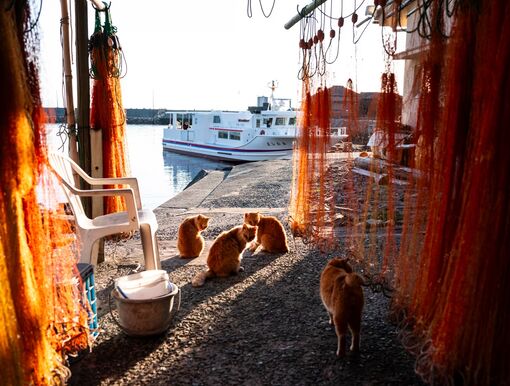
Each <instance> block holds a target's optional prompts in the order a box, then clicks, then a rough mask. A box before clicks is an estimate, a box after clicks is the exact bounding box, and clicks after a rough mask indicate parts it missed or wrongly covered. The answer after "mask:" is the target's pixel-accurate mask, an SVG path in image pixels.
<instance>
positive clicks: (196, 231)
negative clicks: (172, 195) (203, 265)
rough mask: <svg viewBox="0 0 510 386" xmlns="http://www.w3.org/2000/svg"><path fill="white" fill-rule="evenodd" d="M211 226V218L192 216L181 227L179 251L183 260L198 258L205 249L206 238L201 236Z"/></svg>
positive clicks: (178, 243)
mask: <svg viewBox="0 0 510 386" xmlns="http://www.w3.org/2000/svg"><path fill="white" fill-rule="evenodd" d="M208 225H209V217H206V216H202V215H201V214H199V215H198V216H192V217H188V218H186V219H184V221H183V222H182V223H181V225H180V226H179V232H178V236H177V249H178V250H179V254H180V255H181V257H182V258H192V257H198V256H199V255H200V253H201V252H202V250H203V249H204V244H205V243H204V238H203V237H202V235H201V234H200V232H202V231H203V230H204V229H206V228H207V226H208Z"/></svg>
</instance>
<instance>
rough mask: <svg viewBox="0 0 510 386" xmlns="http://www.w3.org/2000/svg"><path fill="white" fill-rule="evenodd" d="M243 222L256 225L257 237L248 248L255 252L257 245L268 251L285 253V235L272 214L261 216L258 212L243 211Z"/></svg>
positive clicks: (286, 249) (281, 226) (280, 224)
mask: <svg viewBox="0 0 510 386" xmlns="http://www.w3.org/2000/svg"><path fill="white" fill-rule="evenodd" d="M244 222H245V223H246V224H250V225H253V226H257V239H256V240H255V241H254V242H253V243H252V245H251V247H250V250H251V251H252V252H255V251H256V250H257V248H258V247H259V245H262V249H263V250H265V251H267V252H269V253H287V252H288V251H289V247H288V245H287V236H286V235H285V229H283V225H282V223H281V222H280V221H279V220H278V219H277V218H276V217H273V216H262V215H261V214H260V213H258V212H255V213H245V214H244Z"/></svg>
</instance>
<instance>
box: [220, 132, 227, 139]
mask: <svg viewBox="0 0 510 386" xmlns="http://www.w3.org/2000/svg"><path fill="white" fill-rule="evenodd" d="M218 138H221V139H228V131H218Z"/></svg>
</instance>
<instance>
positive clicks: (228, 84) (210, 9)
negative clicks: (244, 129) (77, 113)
mask: <svg viewBox="0 0 510 386" xmlns="http://www.w3.org/2000/svg"><path fill="white" fill-rule="evenodd" d="M331 2H333V3H331ZM249 3H251V8H252V17H251V18H249V17H248V15H247V5H248V4H249ZM261 3H262V5H263V6H264V11H265V12H266V14H267V13H268V12H269V10H270V9H271V6H272V4H273V0H261ZM307 3H308V1H301V2H299V1H296V0H275V3H274V4H275V5H274V9H273V12H272V14H271V16H270V17H269V18H266V17H264V15H263V14H262V10H261V6H260V3H259V1H258V0H252V1H249V0H215V1H210V0H151V1H146V2H143V1H134V0H112V1H111V15H112V21H113V25H114V26H116V27H117V36H118V38H119V40H120V43H121V46H122V49H123V52H124V55H125V58H126V62H127V73H126V75H125V77H124V78H123V79H122V80H121V87H122V99H123V104H124V107H125V108H160V109H224V110H245V109H246V108H247V107H248V106H251V105H255V104H256V102H257V97H258V96H269V95H270V93H271V90H270V89H269V84H270V83H271V81H273V80H275V81H277V84H278V88H277V89H276V91H275V97H279V98H291V99H292V104H293V106H297V105H298V101H299V100H300V93H301V81H300V80H299V79H298V70H299V68H300V56H299V46H298V43H299V38H300V36H299V34H300V26H299V23H298V24H296V25H295V26H294V27H292V28H291V29H289V30H286V29H285V28H284V27H283V26H284V24H285V23H286V22H288V21H289V20H290V19H291V18H292V17H293V16H294V15H296V13H297V9H298V8H297V7H299V8H300V9H301V8H302V7H304V6H305V5H306V4H307ZM353 3H355V2H350V1H346V2H345V5H344V14H347V13H350V12H351V11H352V4H353ZM73 4H74V1H71V5H73ZM367 4H368V3H367ZM326 5H328V7H330V6H332V7H334V10H333V13H334V15H335V16H339V15H340V12H339V11H338V10H339V9H340V8H339V7H340V5H341V2H340V0H329V1H328V2H327V3H326ZM349 6H350V7H351V9H349ZM42 7H43V8H42V11H41V17H40V20H39V22H40V34H41V87H42V98H43V104H44V106H46V107H56V106H59V107H62V106H63V105H64V102H63V99H62V92H61V90H62V48H61V46H60V35H59V33H60V32H59V30H60V6H59V3H57V2H47V1H46V2H42ZM335 10H336V11H335ZM71 12H72V13H71V17H73V15H74V10H72V11H71ZM358 14H359V15H360V18H359V20H363V18H364V15H365V6H362V7H361V8H360V10H359V11H358ZM88 17H89V31H90V32H89V35H91V34H92V32H93V22H94V11H93V10H92V7H91V6H89V16H88ZM333 23H336V21H333ZM346 27H347V28H346ZM363 27H364V26H363ZM329 29H330V28H329V21H327V28H325V30H326V40H327V39H329ZM404 38H405V37H400V36H399V44H402V43H403V39H404ZM340 41H341V46H340V47H341V48H340V52H341V55H340V57H339V59H338V60H337V61H336V62H334V63H333V64H331V65H329V66H328V78H327V85H328V86H331V85H344V86H345V84H346V83H347V80H348V79H349V78H351V79H353V81H354V83H355V89H356V90H357V91H358V92H360V91H378V90H379V88H380V76H381V73H382V72H383V71H384V59H383V48H382V45H381V27H379V26H378V25H374V24H371V25H370V26H368V28H367V29H366V31H365V32H364V34H363V36H362V37H361V39H360V41H359V43H358V44H356V45H354V44H353V43H352V24H351V22H350V20H348V19H347V20H346V22H345V26H344V28H343V29H342V35H341V40H340ZM73 52H74V48H73ZM396 66H397V67H396V68H395V71H396V72H397V74H400V73H401V71H402V69H401V67H402V65H401V64H396ZM73 77H74V78H76V73H75V69H74V65H73ZM397 79H398V80H401V77H400V78H399V75H397ZM400 84H402V83H401V82H400ZM399 91H400V93H402V90H401V89H399ZM75 100H76V99H75Z"/></svg>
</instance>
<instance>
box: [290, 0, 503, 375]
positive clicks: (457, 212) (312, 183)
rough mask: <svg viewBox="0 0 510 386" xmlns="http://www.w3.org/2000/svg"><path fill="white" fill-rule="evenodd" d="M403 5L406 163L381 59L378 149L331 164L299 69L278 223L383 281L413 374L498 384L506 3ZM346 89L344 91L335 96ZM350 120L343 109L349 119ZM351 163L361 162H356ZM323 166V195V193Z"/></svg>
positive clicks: (395, 103) (392, 87) (393, 94)
mask: <svg viewBox="0 0 510 386" xmlns="http://www.w3.org/2000/svg"><path fill="white" fill-rule="evenodd" d="M397 3H398V4H397ZM395 6H397V7H398V6H400V2H395ZM398 12H399V11H398V10H395V14H398ZM416 12H417V15H418V18H419V20H418V22H417V25H416V27H415V29H414V32H413V33H416V34H420V36H421V37H422V38H423V39H424V41H427V49H426V50H422V53H421V54H420V55H419V57H418V58H417V62H416V66H415V72H414V76H415V82H414V84H415V85H420V92H419V102H418V108H417V111H416V112H415V114H417V124H416V127H414V133H413V136H414V138H415V140H416V141H415V144H416V154H415V157H414V159H413V160H411V162H410V163H409V164H410V165H411V166H414V169H406V168H404V167H402V166H401V165H399V164H398V163H399V162H400V161H401V155H402V154H401V151H402V147H401V146H400V145H401V143H402V142H401V140H400V137H399V134H400V133H399V131H401V130H402V127H401V124H400V111H399V109H400V107H399V98H398V94H397V87H396V86H397V85H396V82H395V78H394V76H393V74H392V73H391V71H388V68H387V71H386V72H385V73H384V74H383V76H382V85H381V93H380V94H379V99H378V106H377V117H376V124H375V129H376V130H379V131H380V136H381V138H383V140H384V142H385V145H384V154H383V155H384V157H383V158H384V159H377V158H371V157H366V158H365V159H363V158H356V159H355V160H354V161H353V162H351V163H349V162H346V163H345V165H347V170H346V171H342V173H338V170H339V169H338V168H337V169H334V168H332V165H333V164H334V163H333V162H332V158H333V157H331V154H330V155H329V156H327V157H326V158H325V161H324V158H323V155H321V152H324V148H323V147H322V144H323V143H324V142H323V141H322V140H321V137H320V136H318V135H317V124H314V123H313V122H318V121H319V120H320V117H321V113H322V110H320V109H318V108H317V107H314V105H313V96H311V95H310V92H309V91H310V90H309V89H310V87H309V86H308V85H309V84H310V83H311V82H312V80H311V79H309V78H305V79H304V91H303V119H302V122H301V126H300V131H299V138H298V141H297V145H296V152H295V157H294V161H293V162H294V176H293V191H292V195H291V205H290V213H291V217H292V218H291V220H292V223H291V227H292V230H293V232H294V233H295V234H297V235H300V236H303V237H305V239H310V240H312V241H314V242H317V243H319V245H320V247H321V248H322V247H324V245H325V243H324V242H323V241H322V237H326V238H328V237H330V238H336V241H335V243H336V244H337V247H338V243H344V245H343V246H344V247H345V248H346V249H344V250H343V252H344V253H345V254H349V255H351V256H354V258H355V259H356V260H357V262H358V263H359V264H360V268H361V269H362V270H363V273H364V274H365V277H366V278H367V279H369V280H368V281H369V282H370V283H371V284H375V285H379V288H389V287H391V288H392V289H393V299H392V310H393V314H394V315H395V316H396V317H397V319H398V320H399V321H400V322H401V325H400V329H401V338H402V341H403V343H404V345H405V347H406V348H408V349H409V350H411V351H412V352H414V353H415V354H416V358H417V359H416V360H417V362H416V371H417V372H418V373H419V374H420V375H421V376H422V377H423V379H424V380H425V381H427V382H430V383H439V384H446V383H449V384H453V383H454V382H461V383H463V384H473V385H494V384H508V383H510V368H508V366H507V362H508V358H509V356H510V345H509V343H510V332H509V331H508V328H507V327H506V326H507V325H509V324H510V300H509V299H510V298H509V297H508V293H510V280H508V278H509V277H510V259H509V258H508V255H509V251H510V205H509V204H508V198H509V197H510V190H509V189H510V188H509V186H510V152H508V150H507V149H506V147H507V144H508V143H510V135H509V134H508V130H507V129H506V126H505V125H506V122H508V121H509V119H510V95H509V94H510V91H509V90H510V77H509V76H508V68H510V38H509V36H510V34H509V32H510V5H509V4H508V2H505V1H502V0H498V1H496V2H489V1H486V0H484V1H464V2H453V3H452V4H449V3H448V4H446V3H445V2H440V1H431V2H424V3H422V4H421V6H420V9H418V10H417V11H416ZM452 15H454V17H453V18H451V16H452ZM398 19H400V17H398ZM452 20H453V27H452V29H451V31H450V28H449V27H448V23H449V22H451V21H452ZM409 28H410V29H412V28H413V27H412V26H411V27H409ZM450 33H451V35H450ZM449 35H450V36H449ZM303 66H304V67H303V68H305V69H307V68H308V67H307V65H306V58H305V62H304V65H303ZM303 73H309V72H306V71H303ZM349 89H351V88H349V87H348V88H347V90H349ZM353 95H354V94H352V95H350V94H349V93H348V92H346V93H345V94H344V105H345V104H347V103H351V102H348V101H349V100H352V101H354V98H352V96H353ZM404 102H406V101H404ZM407 102H409V101H407ZM351 111H357V109H351ZM356 119H357V118H356V117H351V118H350V117H349V116H348V115H347V116H346V121H347V126H348V129H349V127H356V123H355V121H356ZM351 132H352V131H351ZM324 164H325V165H326V167H323V165H324ZM362 165H365V166H366V165H368V168H366V169H365V170H364V171H363V170H356V169H359V168H361V166H362ZM353 171H356V173H353ZM322 173H324V176H325V178H321V177H320V176H319V174H322ZM402 175H405V178H403V179H402V178H401V177H402ZM360 176H364V177H360ZM397 177H398V178H397ZM329 178H333V179H334V183H333V186H334V190H335V194H336V195H337V198H336V199H335V200H334V203H336V205H335V204H333V205H330V203H329V201H328V192H329V191H330V189H331V180H329ZM322 197H324V198H322ZM343 206H345V208H343ZM335 211H340V212H341V213H342V214H344V215H347V214H348V216H347V217H348V220H349V221H347V222H344V223H342V226H343V228H342V227H338V226H336V225H335V224H334V221H333V222H331V221H330V219H332V218H334V217H332V216H334V213H335ZM334 219H335V220H336V219H337V218H334ZM332 224H333V230H332V231H328V229H329V228H330V227H331V225H332ZM325 230H326V231H325ZM330 244H331V242H328V243H326V245H330ZM373 288H375V287H373Z"/></svg>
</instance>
